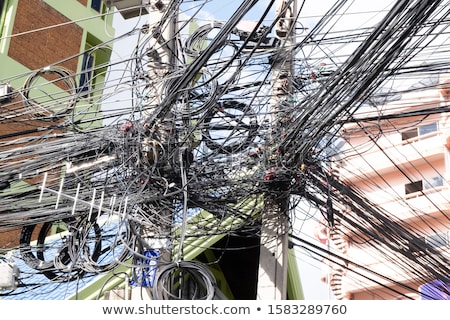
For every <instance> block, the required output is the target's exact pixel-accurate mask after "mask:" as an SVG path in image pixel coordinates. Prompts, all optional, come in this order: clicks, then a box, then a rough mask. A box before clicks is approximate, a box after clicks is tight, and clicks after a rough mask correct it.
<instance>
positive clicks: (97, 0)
mask: <svg viewBox="0 0 450 320" xmlns="http://www.w3.org/2000/svg"><path fill="white" fill-rule="evenodd" d="M91 8H92V9H94V10H95V11H97V12H99V13H101V9H102V0H92V2H91Z"/></svg>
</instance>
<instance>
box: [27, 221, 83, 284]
mask: <svg viewBox="0 0 450 320" xmlns="http://www.w3.org/2000/svg"><path fill="white" fill-rule="evenodd" d="M73 221H74V220H73V219H68V220H65V221H59V220H58V221H52V222H45V223H44V224H43V225H42V226H41V227H40V229H39V231H38V235H37V241H36V245H35V246H32V245H31V243H30V242H31V241H32V238H33V234H34V230H35V229H36V227H37V225H28V226H24V227H23V228H22V231H21V234H20V253H21V256H22V259H23V260H24V262H25V263H26V264H27V265H28V266H29V267H31V268H33V269H35V270H37V271H39V272H42V274H44V275H45V276H46V277H47V278H48V279H50V280H52V281H55V282H66V281H72V280H75V279H78V278H79V277H80V275H81V273H80V270H78V269H77V268H76V267H75V266H73V265H72V264H71V262H72V260H71V259H70V257H69V253H68V246H67V243H66V241H65V240H64V239H65V238H66V237H67V236H69V235H67V236H61V237H60V238H59V239H57V240H52V241H51V243H50V241H47V236H48V234H49V233H50V231H51V229H52V228H53V227H54V226H59V227H61V226H63V225H64V226H65V227H67V228H68V229H70V224H72V223H73Z"/></svg>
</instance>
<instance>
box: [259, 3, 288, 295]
mask: <svg viewBox="0 0 450 320" xmlns="http://www.w3.org/2000/svg"><path fill="white" fill-rule="evenodd" d="M296 10H297V8H296V1H295V0H278V3H277V9H276V19H278V22H277V24H276V27H275V32H276V36H277V37H278V38H279V39H280V40H281V44H280V46H281V50H280V52H281V54H278V55H277V56H275V57H274V60H273V67H272V86H273V93H272V98H271V110H270V111H271V124H272V128H271V138H270V141H269V145H268V146H267V147H268V148H267V149H273V150H272V151H270V152H271V154H269V166H271V167H270V169H269V171H270V172H267V173H266V176H265V179H266V180H271V179H275V180H276V181H275V182H273V183H272V182H270V181H268V189H269V190H268V193H267V194H266V196H265V200H264V201H265V203H264V212H263V216H262V222H261V223H262V225H261V247H260V248H261V251H260V258H259V270H258V271H259V274H258V286H257V299H258V300H285V299H286V298H287V297H286V294H287V290H286V288H287V261H288V240H289V239H288V231H289V230H288V228H289V225H288V223H289V221H288V213H289V212H288V210H289V191H288V188H287V185H286V184H287V183H289V180H287V182H283V181H280V179H283V173H282V172H281V168H280V162H281V161H282V159H280V157H282V150H278V148H276V145H277V144H276V138H277V137H278V139H279V137H280V136H282V134H283V132H282V130H283V123H284V122H285V121H287V120H288V119H289V115H288V114H286V111H285V110H284V109H288V110H289V109H290V108H286V107H287V106H288V105H289V104H290V103H292V102H291V101H290V97H291V84H290V81H289V79H291V78H292V75H293V71H292V68H293V61H292V59H293V53H292V52H293V50H292V49H293V44H294V40H295V18H296ZM274 147H275V148H274Z"/></svg>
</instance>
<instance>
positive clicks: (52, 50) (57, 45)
mask: <svg viewBox="0 0 450 320" xmlns="http://www.w3.org/2000/svg"><path fill="white" fill-rule="evenodd" d="M69 21H70V20H69V19H67V17H65V16H64V15H62V14H61V13H59V12H58V11H56V10H55V9H53V8H52V7H51V6H49V5H48V4H46V3H45V2H44V1H42V0H20V1H19V2H18V7H17V13H16V17H15V21H14V27H13V34H20V33H22V32H28V31H31V30H35V29H40V28H45V27H49V26H54V25H60V24H62V23H66V22H69ZM82 35H83V30H82V28H81V27H79V26H78V25H76V24H74V23H70V24H66V25H63V26H58V27H54V28H49V29H46V30H43V31H37V32H31V33H27V34H24V35H21V36H17V37H13V38H12V39H11V43H10V47H9V52H8V55H9V56H10V57H11V58H13V59H14V60H16V61H18V62H20V63H21V64H23V65H24V66H26V67H27V68H29V69H31V70H35V69H40V68H42V67H45V66H47V65H50V64H54V63H57V62H59V61H62V60H65V59H66V58H68V57H71V56H76V55H77V54H78V53H79V52H80V46H81V38H82ZM77 63H78V58H77V57H76V58H72V59H70V60H68V61H64V62H62V63H58V65H62V66H64V67H66V68H67V69H69V70H71V71H72V72H75V71H76V70H77Z"/></svg>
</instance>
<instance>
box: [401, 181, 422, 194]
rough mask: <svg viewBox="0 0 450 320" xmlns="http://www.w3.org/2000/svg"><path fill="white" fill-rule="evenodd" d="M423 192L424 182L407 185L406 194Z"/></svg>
mask: <svg viewBox="0 0 450 320" xmlns="http://www.w3.org/2000/svg"><path fill="white" fill-rule="evenodd" d="M422 190H423V185H422V180H420V181H416V182H411V183H407V184H405V194H409V193H414V192H418V191H422Z"/></svg>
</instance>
